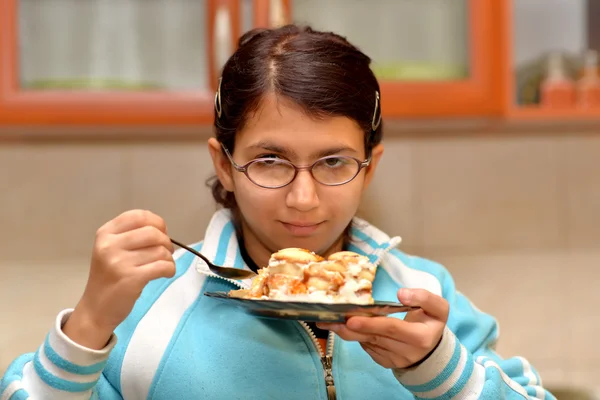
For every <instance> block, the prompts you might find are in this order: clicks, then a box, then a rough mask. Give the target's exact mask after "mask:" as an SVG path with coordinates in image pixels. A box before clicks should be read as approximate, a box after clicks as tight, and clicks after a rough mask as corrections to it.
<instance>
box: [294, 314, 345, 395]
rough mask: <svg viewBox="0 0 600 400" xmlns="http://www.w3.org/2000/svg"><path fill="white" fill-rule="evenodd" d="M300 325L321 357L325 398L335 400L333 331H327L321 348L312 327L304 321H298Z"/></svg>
mask: <svg viewBox="0 0 600 400" xmlns="http://www.w3.org/2000/svg"><path fill="white" fill-rule="evenodd" d="M298 322H299V323H300V325H302V327H303V328H304V329H305V330H306V332H307V333H308V336H310V340H311V341H312V343H313V345H314V346H315V349H316V350H317V352H318V353H319V356H320V358H321V364H323V370H324V371H325V374H324V375H325V387H326V389H327V400H335V399H336V393H335V382H334V381H333V347H334V343H335V335H334V333H333V332H329V335H328V336H327V348H326V349H323V348H321V345H320V344H319V341H318V340H317V336H316V335H315V333H314V332H313V330H312V329H310V327H309V326H308V324H307V323H306V322H304V321H298Z"/></svg>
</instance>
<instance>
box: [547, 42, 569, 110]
mask: <svg viewBox="0 0 600 400" xmlns="http://www.w3.org/2000/svg"><path fill="white" fill-rule="evenodd" d="M547 65H548V66H547V73H546V77H545V78H544V80H543V81H542V83H541V87H540V105H541V106H542V107H547V108H570V107H573V106H574V105H575V98H576V91H575V83H574V82H573V79H571V77H570V76H569V74H568V73H567V71H566V68H565V62H564V58H563V56H562V55H561V54H560V53H558V52H556V53H551V54H550V55H549V56H548V64H547Z"/></svg>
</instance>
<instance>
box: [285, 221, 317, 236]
mask: <svg viewBox="0 0 600 400" xmlns="http://www.w3.org/2000/svg"><path fill="white" fill-rule="evenodd" d="M281 224H282V225H283V227H284V228H285V229H286V230H287V231H288V232H290V233H291V234H292V235H294V236H309V235H311V234H313V233H314V232H315V231H317V230H318V229H319V227H321V225H322V224H323V222H300V221H293V222H283V221H282V222H281Z"/></svg>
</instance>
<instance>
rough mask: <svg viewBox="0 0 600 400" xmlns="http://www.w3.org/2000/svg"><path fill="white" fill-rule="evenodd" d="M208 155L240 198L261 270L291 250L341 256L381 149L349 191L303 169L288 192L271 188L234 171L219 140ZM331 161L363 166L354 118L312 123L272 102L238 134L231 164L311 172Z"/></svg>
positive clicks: (361, 139) (247, 236)
mask: <svg viewBox="0 0 600 400" xmlns="http://www.w3.org/2000/svg"><path fill="white" fill-rule="evenodd" d="M209 149H210V152H211V156H212V158H213V163H214V166H215V169H216V171H217V175H218V177H219V180H220V181H221V183H222V184H223V186H224V188H225V189H226V190H228V191H232V192H234V194H235V198H236V201H237V204H238V206H239V210H240V214H241V219H242V221H241V223H242V232H243V235H244V243H245V246H246V249H247V251H248V253H249V255H250V256H251V257H252V259H253V260H254V261H255V262H256V263H258V264H259V266H263V265H266V262H267V261H268V259H269V257H270V255H271V254H272V253H274V252H276V251H277V250H279V249H282V248H286V247H301V248H305V249H308V250H311V251H314V252H315V253H317V254H320V255H323V256H327V255H329V254H330V253H332V252H335V251H339V250H341V246H342V239H343V238H342V234H343V232H344V230H345V228H346V227H347V226H348V224H349V223H350V221H351V220H352V218H353V217H354V215H355V213H356V211H357V209H358V206H359V203H360V200H361V197H362V193H363V192H364V190H365V189H366V188H367V185H368V184H369V182H370V181H371V178H372V176H373V173H374V171H375V168H376V166H377V164H378V162H379V160H380V158H381V156H382V154H383V145H378V146H376V147H375V148H374V149H373V152H372V161H371V164H370V166H369V167H367V168H364V169H362V170H361V172H360V173H359V174H358V176H356V178H354V179H353V180H352V181H350V182H348V183H346V184H344V185H340V186H326V185H323V184H321V183H319V182H317V181H316V180H314V179H313V177H312V175H311V173H310V171H309V170H301V171H299V172H298V174H297V175H296V178H295V179H294V180H293V181H292V182H291V183H290V184H289V185H287V186H285V187H282V188H278V189H267V188H262V187H260V186H257V185H256V184H254V183H253V182H251V181H250V180H249V179H248V178H247V177H246V176H245V175H244V173H242V172H238V171H236V170H235V169H234V168H233V167H232V165H231V163H230V161H229V159H228V158H227V157H226V156H225V155H224V154H223V152H222V150H221V145H220V143H219V142H217V140H216V139H214V138H211V139H210V140H209ZM327 155H343V156H351V157H354V158H357V159H359V160H360V161H364V160H365V158H366V154H365V148H364V133H363V131H362V130H361V129H360V128H359V127H358V125H357V124H356V123H355V122H354V121H352V120H351V119H349V118H345V117H332V118H327V119H322V120H317V119H313V118H311V117H309V116H307V115H306V114H305V113H304V112H303V111H302V110H301V109H300V108H298V107H297V106H295V105H293V104H291V103H290V102H288V101H286V100H285V99H281V98H277V97H275V96H270V97H267V98H266V99H265V100H264V102H263V104H262V106H261V108H260V109H259V110H258V111H257V112H256V113H254V114H253V115H250V119H249V120H248V123H247V124H246V126H245V128H244V129H243V130H241V131H240V132H238V133H237V136H236V138H235V151H234V153H233V154H232V157H233V160H234V161H235V162H236V163H237V164H238V165H245V164H246V163H248V162H249V161H251V160H253V159H256V158H263V157H269V158H270V157H273V158H280V159H285V160H289V161H291V162H292V163H294V164H295V165H296V166H309V165H311V164H313V163H314V162H315V161H316V160H317V159H319V158H321V157H323V156H327ZM334 163H335V162H334Z"/></svg>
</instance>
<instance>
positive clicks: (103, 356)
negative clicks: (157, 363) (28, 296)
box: [0, 310, 120, 400]
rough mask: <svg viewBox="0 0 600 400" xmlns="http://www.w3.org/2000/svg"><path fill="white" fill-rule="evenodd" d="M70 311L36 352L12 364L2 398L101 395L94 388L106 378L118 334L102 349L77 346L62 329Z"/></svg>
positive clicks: (72, 398) (70, 398) (1, 388)
mask: <svg viewBox="0 0 600 400" xmlns="http://www.w3.org/2000/svg"><path fill="white" fill-rule="evenodd" d="M71 312H72V310H65V311H63V312H61V313H60V314H59V315H58V317H57V319H56V323H55V326H54V327H53V329H52V330H51V331H50V333H49V334H48V336H46V339H45V341H44V343H43V344H42V345H41V346H40V348H39V349H38V351H37V352H35V353H30V354H25V355H23V356H21V357H19V358H18V359H17V360H15V361H14V362H13V363H12V364H11V365H10V366H9V368H8V370H7V372H6V374H5V376H4V377H3V378H2V382H1V384H0V400H5V399H6V400H9V399H10V400H13V399H26V398H32V399H64V400H67V399H68V400H75V399H77V400H79V399H90V398H93V395H95V396H97V395H98V394H97V392H96V391H95V390H94V388H95V387H96V385H97V384H98V382H99V381H100V380H101V378H103V377H102V371H103V369H104V367H105V366H106V363H107V359H108V356H109V354H110V351H111V350H112V348H113V347H114V346H115V344H116V336H114V335H113V336H112V338H111V340H110V342H109V343H108V345H107V346H106V347H105V348H104V349H102V350H91V349H87V348H85V347H83V346H80V345H78V344H77V343H75V342H73V341H72V340H71V339H70V338H68V337H67V336H66V335H65V334H64V333H63V332H62V326H63V325H64V323H65V322H66V320H67V319H68V318H69V316H70V315H71ZM103 398H110V399H117V398H120V396H118V397H116V396H110V397H103Z"/></svg>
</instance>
